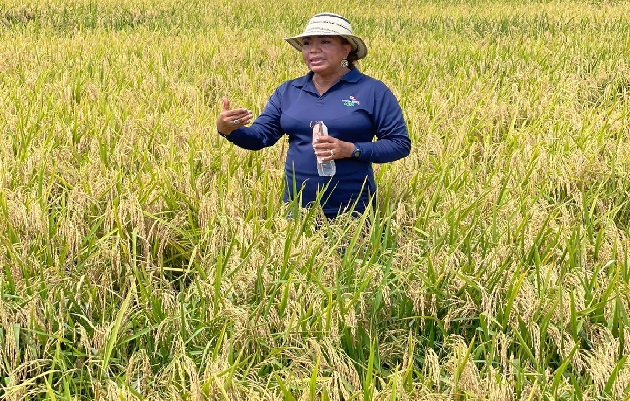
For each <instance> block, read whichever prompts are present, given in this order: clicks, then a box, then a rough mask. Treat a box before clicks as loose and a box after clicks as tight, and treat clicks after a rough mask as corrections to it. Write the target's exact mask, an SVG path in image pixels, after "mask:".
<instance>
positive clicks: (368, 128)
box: [226, 68, 411, 217]
mask: <svg viewBox="0 0 630 401" xmlns="http://www.w3.org/2000/svg"><path fill="white" fill-rule="evenodd" d="M312 78H313V73H312V72H309V73H308V74H307V75H305V76H303V77H300V78H297V79H294V80H290V81H287V82H285V83H283V84H282V85H280V86H279V87H278V88H277V89H276V90H275V92H274V93H273V94H272V95H271V97H270V99H269V102H268V103H267V105H266V106H265V109H264V110H263V112H262V113H261V114H260V115H259V116H258V117H257V118H256V119H255V121H254V122H253V123H252V125H251V126H249V127H243V128H239V129H236V130H234V131H232V133H231V134H230V135H228V136H227V137H226V138H227V139H228V140H229V141H230V142H232V143H234V144H235V145H237V146H240V147H242V148H244V149H251V150H258V149H262V148H264V147H267V146H271V145H273V144H275V143H276V142H277V141H278V140H279V139H280V138H281V137H282V136H284V135H287V136H288V141H289V150H288V152H287V158H286V162H285V175H286V177H285V180H286V181H285V191H284V201H285V202H288V201H290V200H292V199H294V198H295V196H298V194H299V196H301V202H302V206H304V207H308V206H310V205H311V204H312V203H313V202H314V201H315V200H316V199H317V193H318V192H319V191H324V193H323V194H322V196H321V198H320V199H321V202H320V203H321V206H322V209H323V211H324V214H325V215H326V216H327V217H335V216H337V215H338V214H340V213H342V212H344V211H345V210H347V209H349V208H353V209H354V210H355V211H358V212H363V211H365V208H366V206H367V205H368V204H369V203H370V201H371V197H372V196H373V195H374V194H375V193H376V183H375V181H374V172H373V170H372V163H385V162H391V161H394V160H398V159H400V158H403V157H405V156H407V155H408V154H409V152H410V149H411V141H410V139H409V135H408V132H407V126H406V124H405V121H404V119H403V114H402V110H401V108H400V105H399V104H398V101H397V100H396V98H395V96H394V94H393V93H392V92H391V91H390V90H389V88H388V87H387V86H386V85H385V84H384V83H383V82H381V81H379V80H376V79H374V78H371V77H369V76H367V75H365V74H362V73H361V72H359V71H358V70H357V69H356V68H354V69H352V70H350V72H348V73H347V74H345V75H344V76H343V77H342V78H341V79H340V80H339V82H337V83H336V84H335V85H333V86H332V87H331V88H330V89H329V90H328V92H326V93H325V94H324V95H322V96H320V95H319V94H318V93H317V90H316V89H315V87H314V85H313V82H312ZM312 121H323V122H324V123H325V124H326V125H327V126H328V134H329V135H331V136H334V137H335V138H338V139H340V140H342V141H346V142H352V143H355V144H357V145H358V146H359V147H360V148H361V156H360V157H359V158H356V159H355V158H344V159H337V160H335V164H336V167H337V172H336V174H335V175H334V176H332V177H320V176H319V175H318V174H317V160H316V158H315V153H314V151H313V137H312V136H313V130H312V128H311V122H312ZM296 190H297V192H296Z"/></svg>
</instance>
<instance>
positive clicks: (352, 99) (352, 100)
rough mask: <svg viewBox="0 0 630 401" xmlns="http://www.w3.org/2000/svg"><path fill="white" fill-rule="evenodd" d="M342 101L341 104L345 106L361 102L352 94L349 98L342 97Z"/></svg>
mask: <svg viewBox="0 0 630 401" xmlns="http://www.w3.org/2000/svg"><path fill="white" fill-rule="evenodd" d="M342 102H343V105H344V106H346V107H354V106H358V105H360V104H361V103H359V101H358V100H357V98H356V97H354V96H350V99H343V100H342Z"/></svg>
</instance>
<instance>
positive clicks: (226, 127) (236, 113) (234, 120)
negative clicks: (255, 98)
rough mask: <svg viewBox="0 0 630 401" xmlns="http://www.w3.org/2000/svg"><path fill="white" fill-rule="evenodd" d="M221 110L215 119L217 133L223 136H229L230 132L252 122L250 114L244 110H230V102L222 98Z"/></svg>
mask: <svg viewBox="0 0 630 401" xmlns="http://www.w3.org/2000/svg"><path fill="white" fill-rule="evenodd" d="M222 101H223V108H222V110H221V113H220V114H219V118H218V119H217V131H219V132H220V133H221V134H223V135H230V134H231V133H232V131H234V130H235V129H237V128H240V127H243V126H245V125H247V124H249V123H250V121H251V120H252V118H253V116H252V112H251V111H249V110H247V109H246V108H243V107H239V108H238V109H230V101H229V100H228V98H227V97H223V100H222Z"/></svg>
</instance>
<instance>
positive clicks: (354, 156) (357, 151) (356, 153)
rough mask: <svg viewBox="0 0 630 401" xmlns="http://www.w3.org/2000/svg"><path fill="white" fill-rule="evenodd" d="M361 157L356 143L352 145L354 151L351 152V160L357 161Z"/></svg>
mask: <svg viewBox="0 0 630 401" xmlns="http://www.w3.org/2000/svg"><path fill="white" fill-rule="evenodd" d="M359 156H361V148H360V147H359V145H357V144H356V143H355V144H354V150H353V151H352V158H353V159H358V158H359Z"/></svg>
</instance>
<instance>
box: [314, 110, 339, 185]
mask: <svg viewBox="0 0 630 401" xmlns="http://www.w3.org/2000/svg"><path fill="white" fill-rule="evenodd" d="M312 126H313V144H315V143H316V142H317V141H318V140H319V137H320V136H324V135H328V127H326V124H324V122H323V121H315V122H314V123H313V125H312ZM336 172H337V168H336V167H335V161H334V160H329V161H322V160H321V158H320V157H318V158H317V173H318V174H319V175H320V176H327V177H330V176H333V175H335V173H336Z"/></svg>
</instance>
